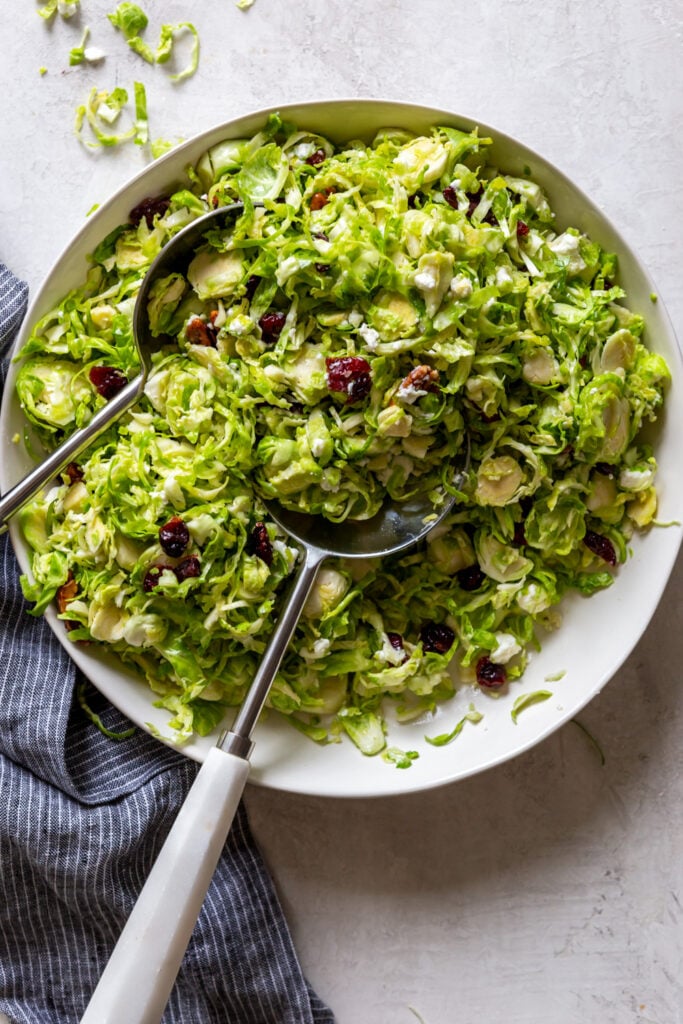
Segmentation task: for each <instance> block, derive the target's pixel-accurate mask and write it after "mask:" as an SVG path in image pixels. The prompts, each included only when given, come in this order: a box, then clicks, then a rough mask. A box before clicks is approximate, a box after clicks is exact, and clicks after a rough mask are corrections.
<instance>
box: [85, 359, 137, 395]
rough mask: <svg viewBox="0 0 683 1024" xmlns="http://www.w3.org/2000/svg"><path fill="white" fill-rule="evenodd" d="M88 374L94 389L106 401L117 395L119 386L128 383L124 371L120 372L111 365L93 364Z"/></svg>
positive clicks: (122, 386) (123, 386)
mask: <svg viewBox="0 0 683 1024" xmlns="http://www.w3.org/2000/svg"><path fill="white" fill-rule="evenodd" d="M88 376H89V377H90V383H91V384H92V386H93V387H94V388H95V391H97V393H98V394H100V395H102V398H106V399H107V401H109V399H110V398H113V397H114V395H118V393H119V391H120V390H121V388H125V386H126V384H127V383H128V378H127V377H126V375H125V373H121V371H120V370H116V369H115V368H114V367H113V366H93V368H92V370H91V371H90V373H89V374H88Z"/></svg>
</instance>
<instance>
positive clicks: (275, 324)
mask: <svg viewBox="0 0 683 1024" xmlns="http://www.w3.org/2000/svg"><path fill="white" fill-rule="evenodd" d="M286 319H287V317H286V316H285V314H284V313H264V314H263V316H262V317H261V319H260V320H259V322H258V325H259V327H260V328H261V333H262V335H263V340H264V341H265V342H267V343H268V344H270V345H272V344H274V343H275V342H276V341H277V339H278V338H279V337H280V334H281V333H282V328H283V327H284V326H285V320H286Z"/></svg>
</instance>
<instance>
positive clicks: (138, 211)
mask: <svg viewBox="0 0 683 1024" xmlns="http://www.w3.org/2000/svg"><path fill="white" fill-rule="evenodd" d="M170 205H171V200H170V199H169V198H168V196H156V198H154V197H149V198H148V199H143V200H142V202H141V203H138V205H137V206H134V207H133V209H132V210H131V211H130V213H129V214H128V219H129V221H130V222H131V224H132V225H133V226H134V227H137V226H138V224H139V223H140V221H141V220H142V219H143V217H144V219H145V220H146V222H147V227H148V228H152V227H154V218H155V217H163V215H164V214H165V213H166V211H167V210H168V208H169V206H170Z"/></svg>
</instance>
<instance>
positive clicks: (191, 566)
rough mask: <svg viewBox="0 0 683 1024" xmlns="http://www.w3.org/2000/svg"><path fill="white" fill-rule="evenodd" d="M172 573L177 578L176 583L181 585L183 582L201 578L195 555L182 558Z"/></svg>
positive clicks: (200, 569) (200, 568) (198, 563)
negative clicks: (197, 577) (196, 577)
mask: <svg viewBox="0 0 683 1024" xmlns="http://www.w3.org/2000/svg"><path fill="white" fill-rule="evenodd" d="M173 572H174V573H175V574H176V576H177V578H178V583H182V582H183V580H189V579H191V578H192V577H195V576H201V573H202V567H201V565H200V562H199V559H198V558H197V556H196V555H188V556H187V558H183V560H182V562H178V564H177V565H176V567H175V569H174V570H173Z"/></svg>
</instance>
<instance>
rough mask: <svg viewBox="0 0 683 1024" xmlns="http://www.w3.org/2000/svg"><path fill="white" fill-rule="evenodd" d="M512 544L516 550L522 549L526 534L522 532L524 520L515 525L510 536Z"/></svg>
mask: <svg viewBox="0 0 683 1024" xmlns="http://www.w3.org/2000/svg"><path fill="white" fill-rule="evenodd" d="M512 543H513V544H514V545H515V547H517V548H521V547H524V545H525V544H526V533H525V532H524V520H522V521H521V522H519V523H515V532H514V533H513V535H512Z"/></svg>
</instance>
